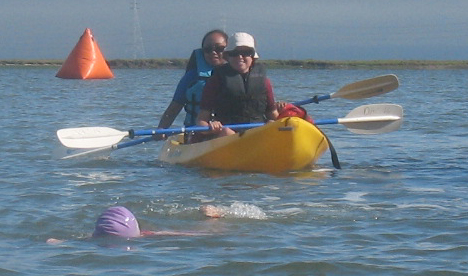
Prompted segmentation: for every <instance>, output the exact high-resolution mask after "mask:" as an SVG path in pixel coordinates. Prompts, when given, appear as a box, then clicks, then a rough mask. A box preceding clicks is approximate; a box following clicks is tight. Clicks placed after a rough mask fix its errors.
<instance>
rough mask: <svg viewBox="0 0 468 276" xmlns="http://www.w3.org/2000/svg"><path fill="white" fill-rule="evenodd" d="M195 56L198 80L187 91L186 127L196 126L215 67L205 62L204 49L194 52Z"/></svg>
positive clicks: (185, 107)
mask: <svg viewBox="0 0 468 276" xmlns="http://www.w3.org/2000/svg"><path fill="white" fill-rule="evenodd" d="M194 54H195V59H196V70H197V79H196V81H194V82H193V83H192V84H190V85H189V88H188V89H187V91H185V97H186V100H187V103H186V104H185V106H184V109H185V112H186V115H185V121H184V125H185V126H193V125H195V123H196V119H197V116H198V113H199V112H200V101H201V95H202V93H203V88H204V87H205V84H206V80H207V79H208V78H209V77H210V76H211V72H212V71H213V67H212V66H211V65H210V64H208V63H207V62H206V61H205V58H204V56H203V50H202V49H197V50H194ZM192 55H193V54H192ZM190 69H191V68H188V70H190ZM193 69H195V68H193Z"/></svg>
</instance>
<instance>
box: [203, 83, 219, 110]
mask: <svg viewBox="0 0 468 276" xmlns="http://www.w3.org/2000/svg"><path fill="white" fill-rule="evenodd" d="M220 89H221V79H220V77H219V75H217V74H214V75H213V76H211V78H209V79H208V80H207V81H206V84H205V87H204V88H203V93H202V98H201V101H200V109H204V110H213V109H214V107H215V106H216V95H217V94H218V91H219V90H220Z"/></svg>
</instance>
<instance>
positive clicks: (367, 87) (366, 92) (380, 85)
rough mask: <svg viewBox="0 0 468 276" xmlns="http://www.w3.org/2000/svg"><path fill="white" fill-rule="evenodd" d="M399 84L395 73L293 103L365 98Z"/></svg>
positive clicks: (393, 88)
mask: <svg viewBox="0 0 468 276" xmlns="http://www.w3.org/2000/svg"><path fill="white" fill-rule="evenodd" d="M399 85H400V83H399V81H398V78H397V76H395V75H393V74H389V75H383V76H378V77H375V78H370V79H366V80H362V81H357V82H354V83H350V84H347V85H345V86H343V87H342V88H340V90H338V91H337V92H334V93H331V94H328V95H323V96H315V97H312V98H310V99H307V100H303V101H299V102H295V103H293V104H294V105H305V104H309V103H319V102H321V101H323V100H328V99H333V98H343V99H348V100H358V99H365V98H370V97H374V96H378V95H381V94H385V93H388V92H390V91H393V90H395V89H397V88H398V86H399Z"/></svg>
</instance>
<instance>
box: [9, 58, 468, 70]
mask: <svg viewBox="0 0 468 276" xmlns="http://www.w3.org/2000/svg"><path fill="white" fill-rule="evenodd" d="M187 61H188V60H187V59H135V60H133V59H114V60H109V61H108V64H109V66H110V67H111V69H122V68H136V69H183V68H185V66H186V65H187ZM63 62H64V60H0V67H23V66H28V67H60V66H61V65H62V64H63ZM261 62H262V63H263V64H265V65H266V66H267V68H271V69H282V68H284V69H468V60H369V61H366V60H362V61H320V60H278V59H275V60H262V61H261Z"/></svg>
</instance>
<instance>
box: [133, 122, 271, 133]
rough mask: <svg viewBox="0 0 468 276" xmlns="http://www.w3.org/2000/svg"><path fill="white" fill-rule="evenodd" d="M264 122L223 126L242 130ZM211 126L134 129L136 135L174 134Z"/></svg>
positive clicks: (202, 129) (200, 129)
mask: <svg viewBox="0 0 468 276" xmlns="http://www.w3.org/2000/svg"><path fill="white" fill-rule="evenodd" d="M263 125H264V123H252V124H236V125H224V126H223V127H228V128H231V129H236V130H242V129H249V128H254V127H259V126H263ZM209 130H210V127H208V126H191V127H181V128H160V129H143V130H135V131H133V133H134V135H135V136H143V135H155V134H166V135H173V134H178V133H184V132H202V131H209Z"/></svg>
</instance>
